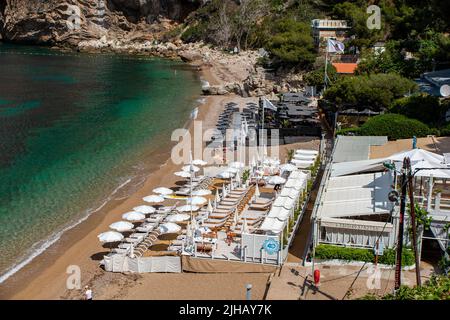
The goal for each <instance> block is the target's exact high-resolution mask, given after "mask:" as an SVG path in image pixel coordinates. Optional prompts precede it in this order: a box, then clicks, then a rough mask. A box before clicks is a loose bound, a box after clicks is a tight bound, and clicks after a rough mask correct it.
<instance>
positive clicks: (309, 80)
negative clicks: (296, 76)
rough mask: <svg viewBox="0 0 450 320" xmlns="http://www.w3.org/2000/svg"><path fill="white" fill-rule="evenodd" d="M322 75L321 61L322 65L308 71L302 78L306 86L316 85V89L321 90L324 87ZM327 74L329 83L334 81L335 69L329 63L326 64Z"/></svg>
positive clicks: (323, 72)
mask: <svg viewBox="0 0 450 320" xmlns="http://www.w3.org/2000/svg"><path fill="white" fill-rule="evenodd" d="M324 75H325V62H324V63H322V66H321V67H319V68H317V67H316V68H315V70H312V71H309V72H308V73H306V74H305V75H304V76H303V80H304V81H305V83H306V85H308V86H316V87H317V90H319V91H320V90H322V89H323V87H324V84H325V83H324V80H325V79H324ZM327 75H328V78H329V80H330V82H331V83H334V82H335V81H336V80H337V79H338V75H337V73H336V69H335V68H334V66H333V65H332V64H331V63H328V66H327Z"/></svg>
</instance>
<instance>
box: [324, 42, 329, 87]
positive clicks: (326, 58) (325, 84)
mask: <svg viewBox="0 0 450 320" xmlns="http://www.w3.org/2000/svg"><path fill="white" fill-rule="evenodd" d="M328 41H330V40H329V39H327V46H326V49H325V52H326V53H325V75H324V79H323V83H324V91H325V90H326V89H327V69H328Z"/></svg>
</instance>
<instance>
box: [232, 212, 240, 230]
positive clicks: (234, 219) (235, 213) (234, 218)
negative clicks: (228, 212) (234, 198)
mask: <svg viewBox="0 0 450 320" xmlns="http://www.w3.org/2000/svg"><path fill="white" fill-rule="evenodd" d="M238 222H239V211H238V209H237V208H236V210H234V216H233V223H234V225H235V226H236V225H237V224H238Z"/></svg>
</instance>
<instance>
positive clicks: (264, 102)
mask: <svg viewBox="0 0 450 320" xmlns="http://www.w3.org/2000/svg"><path fill="white" fill-rule="evenodd" d="M264 99H265V98H263V108H262V133H261V134H262V138H261V139H262V147H263V158H262V159H263V162H264V122H265V118H264V109H265V107H266V101H265V100H264Z"/></svg>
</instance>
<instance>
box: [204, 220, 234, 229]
mask: <svg viewBox="0 0 450 320" xmlns="http://www.w3.org/2000/svg"><path fill="white" fill-rule="evenodd" d="M227 220H228V219H225V221H223V222H221V223H203V225H202V226H203V227H208V228H210V229H211V230H217V229H220V228H222V227H223V226H224V225H225V223H226V222H227Z"/></svg>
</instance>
